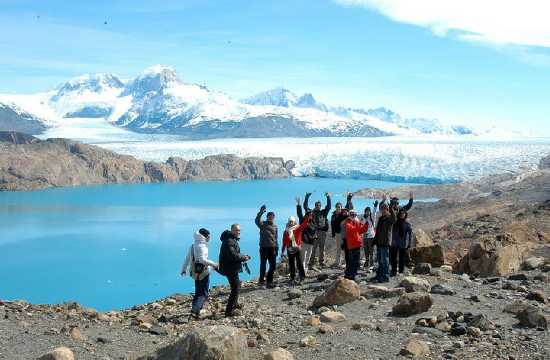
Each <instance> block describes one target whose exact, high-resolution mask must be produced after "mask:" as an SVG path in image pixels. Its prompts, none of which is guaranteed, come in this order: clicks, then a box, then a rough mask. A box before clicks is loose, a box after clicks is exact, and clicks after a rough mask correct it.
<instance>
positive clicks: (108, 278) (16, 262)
mask: <svg viewBox="0 0 550 360" xmlns="http://www.w3.org/2000/svg"><path fill="white" fill-rule="evenodd" d="M399 185H403V184H402V183H401V184H399ZM392 186H396V184H395V183H390V182H380V181H360V180H352V179H319V178H292V179H282V180H266V181H238V182H196V183H178V184H147V185H108V186H93V187H77V188H58V189H47V190H42V191H35V192H4V193H0V229H1V236H0V299H5V300H6V299H7V300H13V299H25V300H28V301H30V302H33V303H60V302H64V301H68V300H76V301H78V302H80V303H82V304H84V305H86V306H91V307H94V308H97V309H99V310H110V309H116V308H126V307H130V306H132V305H134V304H139V303H144V302H147V301H151V300H154V299H158V298H160V297H163V296H167V295H170V294H172V293H176V292H183V293H185V292H191V291H192V289H193V283H192V280H191V279H190V278H189V277H186V278H182V277H180V276H179V271H180V267H181V264H182V261H183V259H184V257H185V254H186V251H187V249H188V247H189V246H190V245H191V243H192V234H193V232H194V231H196V230H197V229H198V228H200V227H206V228H208V229H209V230H210V231H211V233H212V234H213V237H212V241H211V244H210V257H211V258H212V259H215V260H217V258H218V251H219V244H220V241H219V235H220V233H221V232H222V231H223V230H224V229H226V228H228V227H229V225H230V224H232V223H240V224H241V226H242V240H241V248H242V251H243V252H244V253H247V254H249V255H251V256H252V257H253V259H252V261H251V263H250V265H251V270H252V271H253V273H252V276H257V275H256V274H257V272H258V230H257V228H256V226H255V225H254V217H255V215H256V213H257V211H258V208H259V207H260V205H262V204H264V203H265V204H266V205H267V206H268V210H272V211H275V212H276V214H277V219H276V222H277V224H278V225H279V228H280V234H282V231H283V229H284V224H285V222H286V219H287V217H288V216H290V215H295V200H294V198H295V196H297V195H300V196H302V197H303V194H304V193H305V192H306V191H312V192H314V194H313V196H312V204H311V206H313V202H314V201H315V200H317V199H321V198H323V193H324V192H325V191H329V192H332V193H333V194H334V196H333V203H335V202H336V201H341V202H345V198H344V197H345V195H344V194H345V192H346V191H354V190H358V189H360V188H364V187H377V188H387V187H392ZM322 200H323V204H324V199H322ZM367 204H371V202H369V201H366V200H360V199H357V200H356V207H357V208H359V209H362V208H363V207H364V206H365V205H367ZM243 278H244V279H249V278H251V277H249V276H247V275H246V274H244V275H243ZM212 282H213V284H221V283H225V281H224V279H223V278H221V277H220V276H219V275H217V274H216V275H214V276H213V279H212Z"/></svg>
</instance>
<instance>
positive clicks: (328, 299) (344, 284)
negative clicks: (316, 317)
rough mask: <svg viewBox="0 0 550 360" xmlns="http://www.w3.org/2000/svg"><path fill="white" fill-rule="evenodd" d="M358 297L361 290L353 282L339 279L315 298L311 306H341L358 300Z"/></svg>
mask: <svg viewBox="0 0 550 360" xmlns="http://www.w3.org/2000/svg"><path fill="white" fill-rule="evenodd" d="M360 296H361V290H360V288H359V285H357V283H356V282H355V281H353V280H348V279H344V278H340V279H337V280H335V281H334V282H333V283H332V284H331V285H330V286H329V287H328V288H327V289H326V290H325V292H324V293H323V294H321V295H319V296H317V297H316V298H315V300H314V301H313V306H314V307H321V306H330V305H343V304H347V303H350V302H353V301H355V300H358V299H359V297H360Z"/></svg>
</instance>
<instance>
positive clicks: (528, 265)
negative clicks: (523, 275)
mask: <svg viewBox="0 0 550 360" xmlns="http://www.w3.org/2000/svg"><path fill="white" fill-rule="evenodd" d="M543 265H544V258H542V257H534V256H533V257H530V258H527V259H525V261H524V262H523V266H522V267H523V269H525V270H536V269H539V268H541V267H542V266H543Z"/></svg>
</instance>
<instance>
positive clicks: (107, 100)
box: [0, 65, 472, 138]
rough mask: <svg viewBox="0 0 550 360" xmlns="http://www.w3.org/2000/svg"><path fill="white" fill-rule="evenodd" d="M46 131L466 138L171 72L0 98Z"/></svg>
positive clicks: (80, 81)
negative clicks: (80, 123)
mask: <svg viewBox="0 0 550 360" xmlns="http://www.w3.org/2000/svg"><path fill="white" fill-rule="evenodd" d="M2 99H5V100H8V101H10V102H12V103H15V104H18V106H20V107H21V108H22V109H25V110H26V111H28V112H29V113H31V114H35V115H36V117H38V118H41V119H44V123H45V124H46V125H49V126H52V125H53V126H63V125H64V124H67V122H70V121H71V119H74V118H79V119H82V118H98V119H105V120H106V121H107V122H108V123H110V124H112V125H114V126H119V127H123V128H126V129H129V130H132V131H136V132H146V133H166V134H179V135H183V136H186V137H189V138H217V137H314V136H328V137H331V136H388V135H421V134H469V133H472V131H471V130H470V129H468V128H467V127H463V126H455V127H453V126H447V125H443V124H442V123H441V122H439V121H438V120H430V119H402V118H401V116H399V114H397V113H395V112H393V111H391V110H389V109H386V108H375V109H368V110H364V109H352V108H343V107H330V106H327V105H325V104H323V103H321V102H319V101H317V100H316V99H315V97H314V96H313V95H312V94H309V93H306V94H303V95H300V96H298V95H296V94H294V93H293V92H292V91H290V90H288V89H285V88H282V87H280V88H275V89H272V90H269V91H265V92H262V93H259V94H257V95H254V96H252V97H249V98H247V99H243V100H241V101H238V100H235V99H233V98H231V97H229V96H228V95H226V94H224V93H221V92H217V91H212V90H210V89H208V88H207V87H205V86H201V85H197V84H191V83H186V82H184V81H182V80H181V79H180V78H179V76H178V74H177V73H176V71H175V70H174V69H173V68H171V67H168V66H161V65H157V66H153V67H151V68H149V69H147V70H145V71H144V72H143V73H142V74H141V75H139V76H138V77H136V78H134V79H131V80H128V81H123V80H121V79H120V78H118V77H117V76H116V75H112V74H98V75H85V76H81V77H78V78H75V79H72V80H70V81H68V82H66V83H64V84H62V85H60V86H59V87H58V88H57V89H55V90H52V91H50V92H47V93H42V94H37V95H3V96H2V95H0V100H2Z"/></svg>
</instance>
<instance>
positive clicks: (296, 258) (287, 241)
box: [281, 216, 309, 284]
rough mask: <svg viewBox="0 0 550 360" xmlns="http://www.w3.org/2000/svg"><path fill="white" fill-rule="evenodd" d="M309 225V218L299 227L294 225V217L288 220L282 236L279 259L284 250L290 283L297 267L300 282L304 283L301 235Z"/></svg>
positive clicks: (292, 281) (293, 279) (304, 273)
mask: <svg viewBox="0 0 550 360" xmlns="http://www.w3.org/2000/svg"><path fill="white" fill-rule="evenodd" d="M308 225H309V217H308V218H306V219H305V220H304V221H303V222H302V223H301V224H300V225H298V224H296V219H295V218H294V216H291V217H289V218H288V222H287V224H286V229H285V232H284V235H283V247H282V249H281V257H282V256H283V255H284V253H285V249H286V252H287V256H288V266H289V267H290V281H291V283H293V284H294V283H295V280H296V267H298V274H299V276H300V280H299V281H300V282H302V281H304V279H305V277H306V272H305V269H304V262H303V259H302V251H301V250H302V233H303V231H304V229H305V228H306V227H307V226H308Z"/></svg>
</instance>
